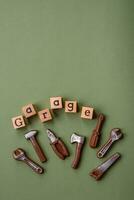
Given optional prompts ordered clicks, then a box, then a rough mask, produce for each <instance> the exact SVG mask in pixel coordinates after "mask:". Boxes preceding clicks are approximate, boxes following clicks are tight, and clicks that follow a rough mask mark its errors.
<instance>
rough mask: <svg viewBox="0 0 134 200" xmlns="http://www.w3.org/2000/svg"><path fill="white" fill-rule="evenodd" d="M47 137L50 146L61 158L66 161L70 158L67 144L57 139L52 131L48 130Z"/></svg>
mask: <svg viewBox="0 0 134 200" xmlns="http://www.w3.org/2000/svg"><path fill="white" fill-rule="evenodd" d="M47 136H48V138H49V140H50V145H51V147H52V149H53V150H54V152H55V153H56V155H57V156H58V157H59V158H61V159H62V160H64V159H65V158H66V157H67V156H69V152H68V150H67V148H66V146H65V144H64V143H63V142H62V141H61V140H60V139H59V138H57V137H56V135H55V134H54V133H53V132H52V131H51V130H50V129H47Z"/></svg>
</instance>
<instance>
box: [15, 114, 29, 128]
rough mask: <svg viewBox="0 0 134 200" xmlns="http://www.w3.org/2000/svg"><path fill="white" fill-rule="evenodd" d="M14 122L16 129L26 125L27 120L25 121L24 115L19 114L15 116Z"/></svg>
mask: <svg viewBox="0 0 134 200" xmlns="http://www.w3.org/2000/svg"><path fill="white" fill-rule="evenodd" d="M12 124H13V127H14V128H15V129H18V128H22V127H25V126H26V124H25V121H24V117H23V116H22V115H20V116H17V117H13V118H12Z"/></svg>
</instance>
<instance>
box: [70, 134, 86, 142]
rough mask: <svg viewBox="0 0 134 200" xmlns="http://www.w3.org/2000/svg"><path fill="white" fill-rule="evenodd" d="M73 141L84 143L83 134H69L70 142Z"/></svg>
mask: <svg viewBox="0 0 134 200" xmlns="http://www.w3.org/2000/svg"><path fill="white" fill-rule="evenodd" d="M74 142H77V143H82V144H83V143H84V136H80V135H78V134H76V133H73V134H72V135H71V143H74Z"/></svg>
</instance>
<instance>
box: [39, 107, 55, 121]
mask: <svg viewBox="0 0 134 200" xmlns="http://www.w3.org/2000/svg"><path fill="white" fill-rule="evenodd" d="M38 115H39V118H40V120H41V122H46V121H49V120H52V115H51V113H50V111H49V109H44V110H41V111H40V112H38Z"/></svg>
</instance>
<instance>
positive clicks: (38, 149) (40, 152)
mask: <svg viewBox="0 0 134 200" xmlns="http://www.w3.org/2000/svg"><path fill="white" fill-rule="evenodd" d="M37 133H38V131H36V130H31V131H29V132H28V133H26V134H25V138H26V139H27V140H30V141H31V143H32V145H33V148H34V149H35V151H36V153H37V155H38V157H39V159H40V161H41V162H45V161H47V158H46V156H45V154H44V152H43V150H42V148H41V146H40V145H39V143H38V142H37V139H36V137H35V135H36V134H37Z"/></svg>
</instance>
